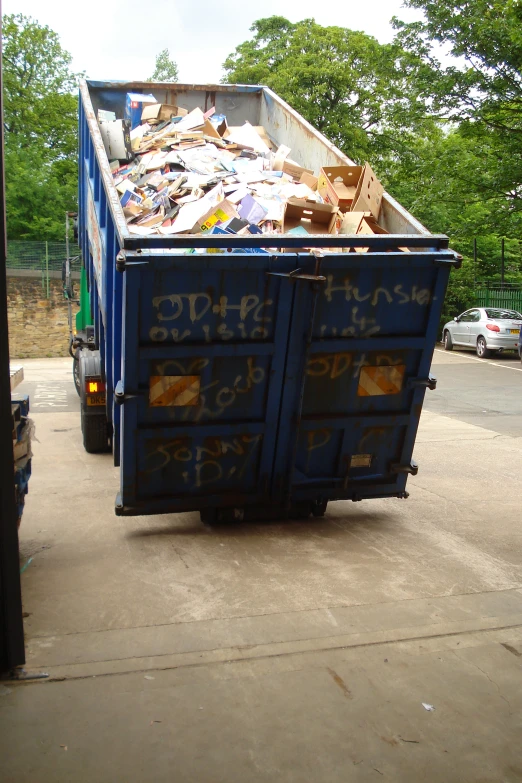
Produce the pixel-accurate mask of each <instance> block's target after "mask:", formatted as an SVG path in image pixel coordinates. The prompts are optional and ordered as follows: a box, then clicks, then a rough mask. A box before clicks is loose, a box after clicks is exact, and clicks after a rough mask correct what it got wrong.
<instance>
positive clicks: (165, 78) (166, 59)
mask: <svg viewBox="0 0 522 783" xmlns="http://www.w3.org/2000/svg"><path fill="white" fill-rule="evenodd" d="M148 81H149V82H177V81H178V66H177V64H176V63H175V62H174V60H171V59H170V53H169V50H168V49H163V50H162V51H161V52H160V53H159V54H157V55H156V66H155V68H154V73H153V74H152V76H151V77H150V79H149V80H148Z"/></svg>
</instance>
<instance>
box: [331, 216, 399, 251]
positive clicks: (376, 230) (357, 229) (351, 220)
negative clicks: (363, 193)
mask: <svg viewBox="0 0 522 783" xmlns="http://www.w3.org/2000/svg"><path fill="white" fill-rule="evenodd" d="M339 233H340V234H346V235H347V236H356V235H361V234H367V235H370V234H372V235H373V234H387V233H388V231H386V229H385V228H383V227H382V226H380V225H379V224H378V223H377V221H376V220H375V218H374V217H373V215H372V213H371V212H346V213H345V214H344V215H343V220H342V223H341V228H340V229H339ZM353 249H354V250H355V252H356V253H367V252H368V250H369V247H355V248H353Z"/></svg>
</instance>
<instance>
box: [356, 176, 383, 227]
mask: <svg viewBox="0 0 522 783" xmlns="http://www.w3.org/2000/svg"><path fill="white" fill-rule="evenodd" d="M383 193H384V188H383V186H382V185H381V183H380V182H379V180H378V179H377V177H376V176H375V174H374V172H373V170H372V168H371V166H370V164H369V163H365V164H364V169H363V172H362V176H361V178H360V180H359V183H358V185H357V192H356V194H355V197H354V199H353V204H352V210H353V211H354V212H371V213H372V215H373V217H374V218H375V220H378V218H379V213H380V211H381V203H382V194H383Z"/></svg>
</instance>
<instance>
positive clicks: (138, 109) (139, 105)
mask: <svg viewBox="0 0 522 783" xmlns="http://www.w3.org/2000/svg"><path fill="white" fill-rule="evenodd" d="M157 102H158V101H157V100H156V98H155V97H154V95H142V94H141V93H140V92H128V93H127V96H126V98H125V114H124V117H125V119H126V120H129V121H130V124H131V130H134V128H137V127H138V125H140V123H141V113H142V111H143V104H144V103H157Z"/></svg>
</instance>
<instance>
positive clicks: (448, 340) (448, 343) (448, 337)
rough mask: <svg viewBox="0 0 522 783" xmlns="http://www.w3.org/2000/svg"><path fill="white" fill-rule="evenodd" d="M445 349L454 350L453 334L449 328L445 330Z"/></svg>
mask: <svg viewBox="0 0 522 783" xmlns="http://www.w3.org/2000/svg"><path fill="white" fill-rule="evenodd" d="M444 350H445V351H452V350H453V340H452V339H451V334H450V333H449V331H448V330H447V329H446V331H445V332H444Z"/></svg>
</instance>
